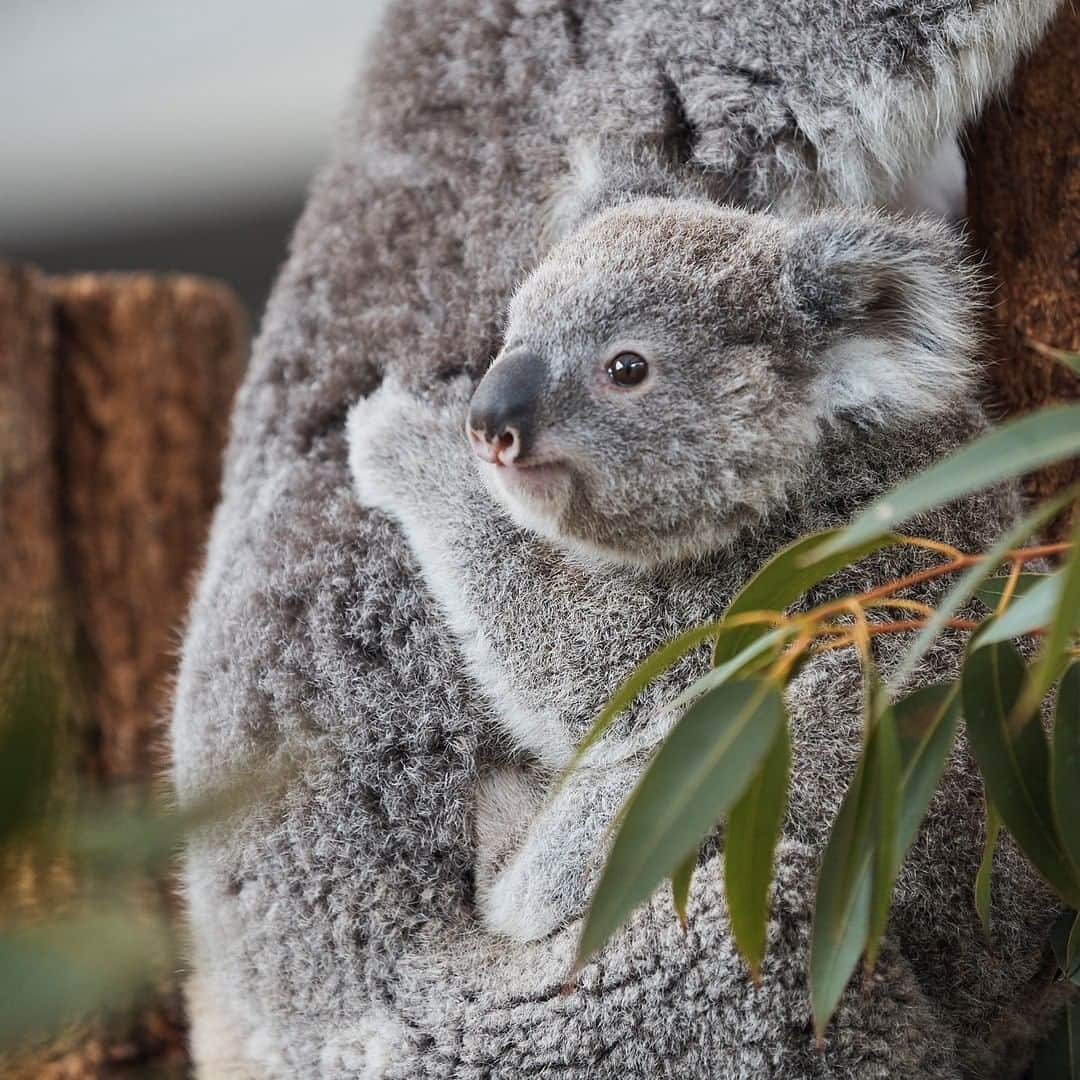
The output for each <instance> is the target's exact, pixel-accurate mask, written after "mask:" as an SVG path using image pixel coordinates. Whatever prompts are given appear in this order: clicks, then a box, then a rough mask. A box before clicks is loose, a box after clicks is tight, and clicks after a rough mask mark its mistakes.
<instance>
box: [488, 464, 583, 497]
mask: <svg viewBox="0 0 1080 1080" xmlns="http://www.w3.org/2000/svg"><path fill="white" fill-rule="evenodd" d="M490 468H491V472H492V475H493V476H494V479H495V482H496V483H497V484H499V486H500V487H502V488H503V489H504V490H505V491H507V492H509V493H512V494H519V493H521V494H528V495H534V496H539V497H544V496H547V495H554V494H557V493H560V492H565V490H566V488H567V486H568V484H569V480H570V470H569V467H568V466H567V464H566V462H565V461H558V460H551V461H527V462H521V463H520V464H519V463H517V462H514V463H512V464H509V465H502V464H496V465H492V466H491V467H490Z"/></svg>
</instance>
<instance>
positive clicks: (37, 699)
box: [0, 647, 62, 848]
mask: <svg viewBox="0 0 1080 1080" xmlns="http://www.w3.org/2000/svg"><path fill="white" fill-rule="evenodd" d="M5 661H6V662H5V664H4V665H3V667H4V670H2V671H0V678H2V683H0V848H2V847H3V845H4V844H6V843H9V842H10V841H11V840H12V839H14V838H15V837H16V836H17V835H18V834H19V833H21V832H22V831H23V830H25V829H27V828H29V827H31V826H33V825H34V824H36V823H37V822H39V821H40V820H41V818H42V816H43V814H44V810H45V805H46V803H47V801H48V798H49V794H50V781H51V778H52V773H53V765H54V761H55V757H56V743H57V736H58V734H59V727H60V724H61V720H62V708H61V695H60V689H59V686H58V685H57V681H56V677H55V673H54V672H53V671H52V670H51V668H50V667H49V665H48V663H47V662H46V661H45V659H44V658H43V657H42V656H39V655H37V654H36V653H35V652H33V651H31V650H30V649H23V648H21V647H17V648H13V649H12V650H11V655H10V656H9V657H5Z"/></svg>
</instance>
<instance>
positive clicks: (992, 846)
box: [975, 797, 1001, 937]
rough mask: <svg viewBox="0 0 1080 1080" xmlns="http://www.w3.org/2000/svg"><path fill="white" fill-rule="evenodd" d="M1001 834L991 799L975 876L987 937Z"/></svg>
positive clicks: (978, 906)
mask: <svg viewBox="0 0 1080 1080" xmlns="http://www.w3.org/2000/svg"><path fill="white" fill-rule="evenodd" d="M1000 832H1001V815H1000V814H999V813H998V812H997V810H995V809H994V804H993V803H992V802H991V801H990V799H989V797H987V799H986V837H985V839H984V840H983V853H982V859H981V860H980V861H979V872H978V873H977V874H976V875H975V913H976V914H977V915H978V916H979V922H981V923H982V925H983V930H985V931H986V934H987V936H988V937H989V935H990V899H991V891H990V885H991V882H992V880H993V875H994V851H995V850H996V849H997V841H998V834H999V833H1000Z"/></svg>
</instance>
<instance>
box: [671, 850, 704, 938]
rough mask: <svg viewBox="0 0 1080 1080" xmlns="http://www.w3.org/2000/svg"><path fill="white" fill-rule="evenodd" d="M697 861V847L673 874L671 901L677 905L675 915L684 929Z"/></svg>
mask: <svg viewBox="0 0 1080 1080" xmlns="http://www.w3.org/2000/svg"><path fill="white" fill-rule="evenodd" d="M697 862H698V851H697V848H695V849H694V850H693V851H692V852H690V854H689V855H687V856H686V859H685V861H684V862H683V863H682V864H681V865H680V866H678V867H676V869H675V873H674V874H672V875H671V902H672V904H673V905H674V907H675V917H676V918H677V919H678V920H679V925H680V926H681V927H682V928H683V929H684V930H685V929H686V905H687V904H688V903H689V902H690V884H691V882H692V881H693V880H694V871H695V870H696V869H697Z"/></svg>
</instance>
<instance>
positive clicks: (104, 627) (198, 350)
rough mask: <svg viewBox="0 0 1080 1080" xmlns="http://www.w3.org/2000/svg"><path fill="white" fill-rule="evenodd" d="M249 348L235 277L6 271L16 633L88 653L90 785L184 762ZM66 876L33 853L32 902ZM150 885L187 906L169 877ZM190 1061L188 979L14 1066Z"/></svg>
mask: <svg viewBox="0 0 1080 1080" xmlns="http://www.w3.org/2000/svg"><path fill="white" fill-rule="evenodd" d="M246 352H247V327H246V318H245V316H244V314H243V312H242V310H241V308H240V306H239V304H238V303H237V302H236V300H235V299H234V298H233V296H232V294H231V293H230V292H229V290H228V289H226V288H225V287H223V286H220V285H216V284H213V283H211V282H205V281H199V280H196V279H194V278H185V277H176V278H152V277H149V276H115V277H91V276H80V277H74V278H63V279H54V280H47V279H45V278H43V277H42V276H41V275H39V274H37V273H35V272H34V271H32V270H26V269H18V268H5V267H3V266H0V637H3V636H6V635H25V634H30V635H33V636H35V637H40V636H41V635H42V634H45V635H47V636H48V641H47V644H48V645H49V647H50V649H52V650H56V651H59V652H62V653H68V654H73V657H74V659H73V662H72V664H71V665H70V670H71V671H72V672H73V673H74V682H75V684H76V685H75V686H74V687H73V688H72V696H73V698H74V699H76V700H77V701H78V702H79V703H80V705H79V708H78V710H77V719H78V735H79V736H80V737H79V739H78V747H77V751H76V755H75V756H76V759H77V762H78V770H79V772H81V773H82V774H83V780H82V782H81V784H80V785H79V786H81V787H86V786H87V785H89V786H90V787H93V786H95V785H100V786H104V787H114V788H115V787H116V785H118V784H120V783H121V782H125V781H139V782H140V783H139V784H138V785H130V786H129V787H130V796H131V798H132V799H134V800H136V801H138V800H140V799H141V800H145V799H146V798H147V797H148V793H149V792H150V791H151V790H152V788H153V782H154V781H155V780H156V779H157V777H158V776H159V775H160V774H161V772H162V771H163V768H164V766H165V765H166V763H167V755H166V753H165V748H164V745H163V742H164V740H163V730H164V728H163V724H162V719H163V716H164V712H165V707H166V705H167V698H168V692H169V683H170V678H171V673H172V668H173V664H174V660H175V642H176V640H177V636H178V630H179V626H180V623H181V621H182V619H183V616H184V610H185V607H186V604H187V599H188V593H189V587H190V585H191V582H192V580H193V578H194V575H195V573H196V571H197V569H198V565H199V563H200V561H201V558H202V549H203V544H204V542H205V536H206V529H207V525H208V522H209V518H210V513H211V511H212V509H213V506H214V503H215V501H216V499H217V492H218V480H219V473H220V462H221V453H222V449H223V446H224V441H225V435H226V431H227V427H228V416H229V408H230V404H231V400H232V396H233V392H234V391H235V388H236V386H237V383H238V381H239V378H240V375H241V372H242V369H243V365H244V360H245V357H246ZM69 786H72V785H69ZM64 870H65V868H63V867H59V868H58V867H56V866H49V867H44V868H43V867H41V866H39V865H36V864H35V863H34V861H33V860H32V859H27V860H25V862H24V863H20V864H19V865H18V866H17V867H16V868H15V871H16V873H17V874H18V886H19V895H20V900H21V904H20V907H21V908H23V909H25V908H26V907H28V906H30V907H32V906H33V905H34V904H35V903H36V902H37V901H39V900H40V899H41V898H42V897H43V896H44V895H46V894H47V895H50V896H52V897H53V898H54V899H55V898H56V897H57V896H58V895H59V896H61V897H63V896H65V895H74V894H75V892H77V883H74V882H71V881H66V882H65V883H64V884H63V885H62V886H61V887H60V889H59V892H58V889H57V881H58V879H60V878H64ZM139 888H140V889H141V890H142V892H141V895H144V896H145V897H146V903H147V904H153V905H160V906H161V907H162V908H165V909H169V908H170V907H173V906H174V900H173V892H172V889H171V888H170V884H169V883H168V882H164V881H146V882H144V883H141V884H140V886H139ZM65 889H66V890H67V891H66V892H65ZM184 1055H185V1051H184V1032H183V1020H182V1008H181V1004H180V994H179V988H178V986H177V985H173V984H170V985H165V986H162V987H161V988H160V991H159V993H157V994H156V995H150V996H149V997H148V999H147V1000H146V1001H145V1002H144V1004H143V1007H142V1008H141V1009H140V1010H139V1012H138V1013H137V1014H136V1015H128V1016H119V1017H116V1018H113V1019H110V1020H109V1021H108V1022H103V1023H102V1024H101V1025H98V1026H96V1027H95V1028H94V1029H93V1030H92V1031H91V1032H89V1033H86V1032H84V1033H82V1034H74V1035H72V1036H71V1037H70V1038H68V1039H65V1040H64V1042H63V1044H62V1045H58V1046H56V1047H54V1049H53V1050H52V1051H51V1052H50V1053H48V1054H46V1055H44V1056H43V1057H36V1059H35V1060H34V1061H33V1062H30V1063H27V1064H20V1066H19V1068H18V1070H17V1071H16V1072H14V1073H5V1075H18V1076H26V1077H31V1076H32V1077H34V1078H36V1080H44V1078H54V1080H59V1078H76V1077H79V1078H81V1077H96V1076H104V1075H107V1074H108V1073H109V1072H110V1070H111V1068H112V1067H113V1066H116V1065H120V1064H124V1063H126V1064H132V1063H138V1062H140V1061H147V1060H149V1059H151V1058H154V1059H155V1060H158V1061H161V1060H169V1059H172V1060H179V1061H183V1060H184ZM2 1070H3V1067H2V1066H0V1071H2Z"/></svg>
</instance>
